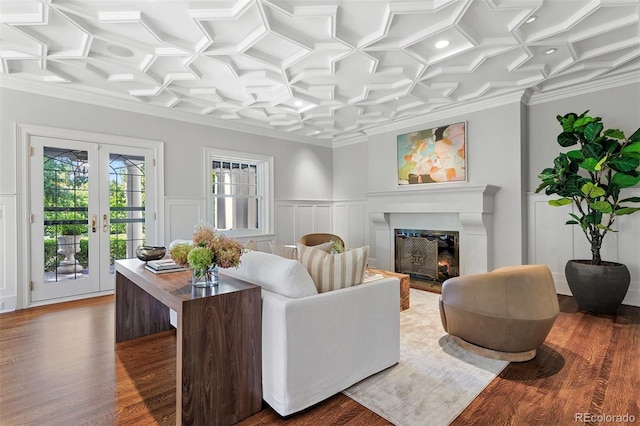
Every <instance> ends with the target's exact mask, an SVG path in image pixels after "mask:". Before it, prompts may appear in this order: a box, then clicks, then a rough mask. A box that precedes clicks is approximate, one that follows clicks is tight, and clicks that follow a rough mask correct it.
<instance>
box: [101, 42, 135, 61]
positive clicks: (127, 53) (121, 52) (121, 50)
mask: <svg viewBox="0 0 640 426" xmlns="http://www.w3.org/2000/svg"><path fill="white" fill-rule="evenodd" d="M107 50H108V51H109V52H111V53H113V54H114V55H116V56H120V57H122V58H129V57H131V56H133V51H132V50H131V49H128V48H126V47H122V46H117V45H115V44H110V45H109V46H107Z"/></svg>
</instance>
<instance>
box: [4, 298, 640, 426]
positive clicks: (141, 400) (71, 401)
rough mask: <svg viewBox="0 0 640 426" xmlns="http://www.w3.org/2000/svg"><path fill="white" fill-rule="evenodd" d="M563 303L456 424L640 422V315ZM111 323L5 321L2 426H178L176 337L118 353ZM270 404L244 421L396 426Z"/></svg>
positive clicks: (76, 309) (49, 310)
mask: <svg viewBox="0 0 640 426" xmlns="http://www.w3.org/2000/svg"><path fill="white" fill-rule="evenodd" d="M560 304H561V314H560V316H559V317H558V320H557V322H556V324H555V325H554V327H553V329H552V331H551V333H550V335H549V337H548V339H547V341H546V342H545V344H544V345H543V346H542V347H541V348H540V350H539V352H538V356H537V357H536V358H535V359H534V360H532V361H529V362H525V363H519V364H513V363H512V364H510V365H509V366H508V367H507V368H506V369H505V370H504V371H503V372H502V373H501V374H500V376H499V377H498V378H496V379H495V380H494V381H493V382H492V383H491V384H490V385H489V386H488V387H487V388H486V389H485V390H484V391H483V392H482V393H481V394H480V395H479V396H478V397H477V398H476V399H475V400H474V401H473V402H472V403H471V405H470V406H469V407H467V409H466V410H465V411H464V412H463V413H462V414H461V415H460V416H459V417H458V418H457V419H456V420H455V421H454V422H453V425H455V426H460V425H475V424H477V425H488V424H491V425H534V424H535V425H554V426H555V425H564V424H567V425H569V424H598V423H599V422H597V421H593V420H597V418H595V416H598V415H603V416H606V415H608V416H617V415H620V416H623V415H625V414H626V415H628V416H634V417H635V422H636V423H640V402H639V401H640V397H639V395H640V361H639V359H640V308H637V307H629V306H623V307H622V308H621V309H620V310H619V312H618V315H616V316H612V315H608V316H607V315H590V314H586V313H583V312H579V311H578V309H577V306H576V305H575V302H574V301H573V299H572V298H570V297H565V296H560ZM113 315H114V300H113V296H106V297H99V298H94V299H87V300H83V301H77V302H68V303H61V304H57V305H50V306H47V307H39V308H32V309H25V310H21V311H17V312H12V313H5V314H0V424H1V425H10V426H13V425H30V424H33V425H36V424H37V425H47V426H48V425H82V424H101V425H116V424H127V425H150V424H160V425H172V424H174V423H175V358H174V357H175V351H176V346H175V338H176V337H175V332H174V331H168V332H163V333H159V334H156V335H153V336H146V337H143V338H140V339H135V340H131V341H127V342H123V343H119V344H117V345H116V344H115V343H114V330H113V329H114V317H113ZM423 391H425V392H428V389H425V390H423ZM263 407H264V409H263V410H262V411H260V412H259V413H257V414H255V415H253V416H251V417H249V418H248V419H245V420H243V421H242V422H241V423H240V424H241V425H245V426H248V425H268V424H274V425H276V424H288V425H314V426H315V425H367V426H377V425H389V424H390V423H389V422H387V421H386V420H384V419H382V418H381V417H379V416H378V415H376V414H374V413H373V412H371V411H369V410H367V409H366V408H364V407H362V406H361V405H359V404H357V403H356V402H354V401H352V400H351V399H349V398H347V397H345V396H344V395H342V394H339V395H336V396H334V397H333V398H330V399H329V400H327V401H325V402H322V403H320V404H318V405H316V406H314V407H312V408H311V409H308V410H305V411H304V412H302V413H298V414H295V415H292V416H289V417H287V418H282V417H280V416H279V415H277V413H275V412H274V411H273V410H271V409H270V408H269V407H268V406H266V405H263ZM580 413H588V414H583V415H582V416H583V417H582V421H578V422H574V420H575V419H576V415H580ZM586 416H592V417H590V418H587V417H586ZM585 419H586V420H588V421H584V420H585ZM611 419H612V418H609V420H611ZM627 419H628V417H627ZM605 420H606V419H605ZM613 420H616V419H615V418H613ZM600 423H602V424H605V423H604V422H600ZM425 424H429V422H428V419H425ZM606 424H625V423H624V422H615V421H614V422H606ZM627 424H628V423H627Z"/></svg>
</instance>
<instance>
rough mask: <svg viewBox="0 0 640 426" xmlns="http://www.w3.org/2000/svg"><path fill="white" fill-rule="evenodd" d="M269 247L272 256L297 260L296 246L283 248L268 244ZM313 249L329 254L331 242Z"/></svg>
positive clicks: (271, 243)
mask: <svg viewBox="0 0 640 426" xmlns="http://www.w3.org/2000/svg"><path fill="white" fill-rule="evenodd" d="M269 247H271V253H273V254H277V255H278V256H282V257H284V258H287V259H298V248H297V247H296V246H283V245H279V244H274V243H273V242H269ZM314 247H315V248H317V249H319V250H322V251H324V252H326V253H331V248H332V247H333V242H331V241H328V242H326V243H322V244H318V245H317V246H314Z"/></svg>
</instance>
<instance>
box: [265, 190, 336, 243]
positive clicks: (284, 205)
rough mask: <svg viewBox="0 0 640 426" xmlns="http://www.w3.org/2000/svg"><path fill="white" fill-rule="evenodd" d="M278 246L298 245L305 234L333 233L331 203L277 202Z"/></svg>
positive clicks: (276, 239)
mask: <svg viewBox="0 0 640 426" xmlns="http://www.w3.org/2000/svg"><path fill="white" fill-rule="evenodd" d="M275 211H276V230H275V231H276V237H275V241H276V243H278V244H296V243H297V242H298V241H299V240H300V237H301V236H303V235H304V234H311V233H314V232H332V231H331V230H332V229H333V227H332V220H331V212H332V203H331V201H296V200H279V201H276V208H275Z"/></svg>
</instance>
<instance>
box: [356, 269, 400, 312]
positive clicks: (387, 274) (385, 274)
mask: <svg viewBox="0 0 640 426" xmlns="http://www.w3.org/2000/svg"><path fill="white" fill-rule="evenodd" d="M367 271H369V272H371V273H374V274H380V275H382V276H383V277H385V278H387V277H395V278H400V311H404V310H405V309H409V304H410V300H409V297H410V287H411V277H410V276H409V275H407V274H401V273H399V272H391V271H384V270H382V269H374V268H367Z"/></svg>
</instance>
